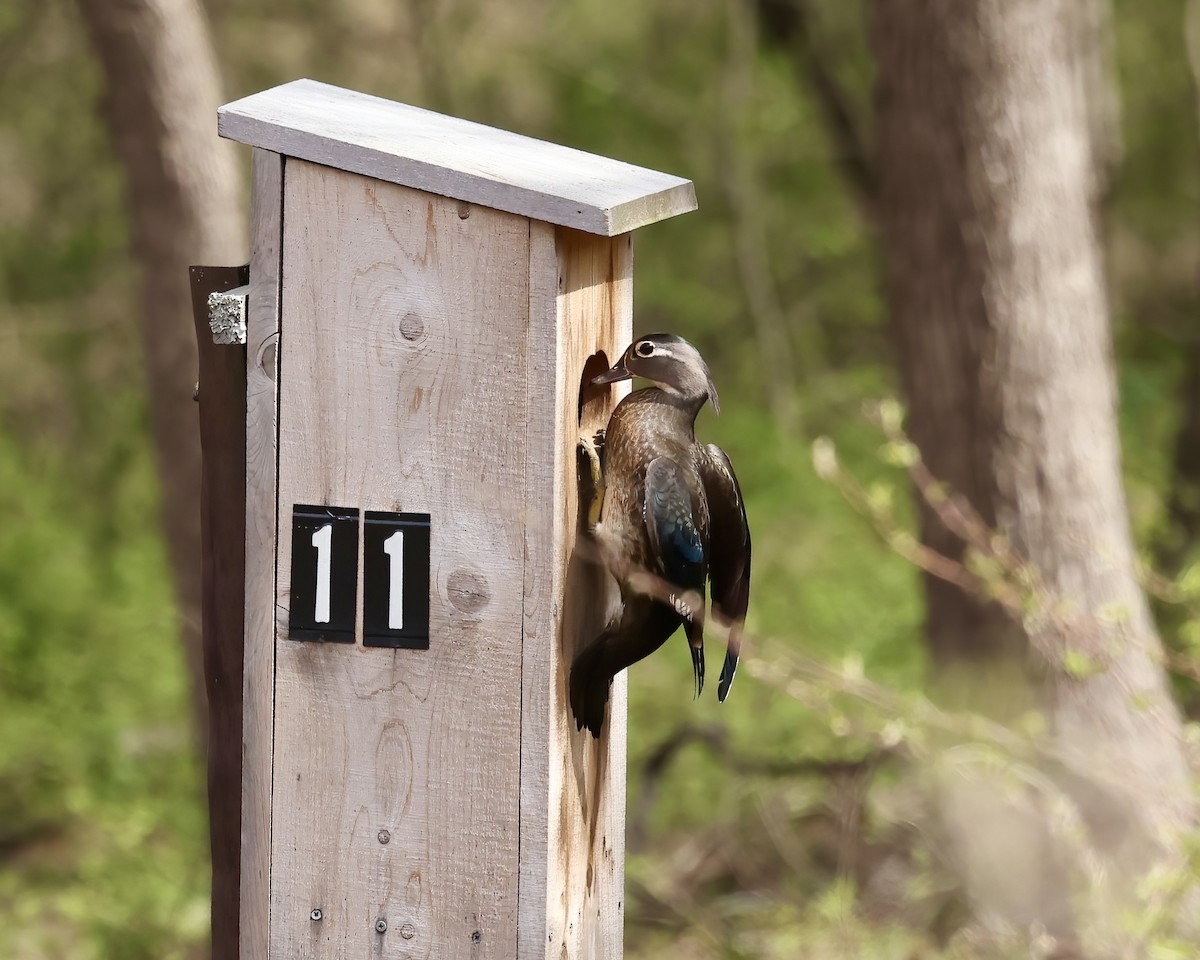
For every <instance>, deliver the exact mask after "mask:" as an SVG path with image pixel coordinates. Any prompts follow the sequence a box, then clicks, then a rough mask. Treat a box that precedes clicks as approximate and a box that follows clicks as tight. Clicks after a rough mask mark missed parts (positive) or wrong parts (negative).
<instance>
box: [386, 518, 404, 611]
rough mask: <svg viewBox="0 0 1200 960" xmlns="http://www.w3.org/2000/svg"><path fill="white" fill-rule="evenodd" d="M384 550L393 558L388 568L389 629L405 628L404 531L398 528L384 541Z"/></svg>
mask: <svg viewBox="0 0 1200 960" xmlns="http://www.w3.org/2000/svg"><path fill="white" fill-rule="evenodd" d="M383 552H384V553H386V554H387V555H388V557H390V558H391V562H390V563H389V564H388V569H389V571H390V573H391V578H390V579H389V581H388V629H389V630H402V629H404V531H403V530H397V531H396V532H395V533H393V534H392V535H391V536H390V537H388V538H387V539H386V540H384V541H383Z"/></svg>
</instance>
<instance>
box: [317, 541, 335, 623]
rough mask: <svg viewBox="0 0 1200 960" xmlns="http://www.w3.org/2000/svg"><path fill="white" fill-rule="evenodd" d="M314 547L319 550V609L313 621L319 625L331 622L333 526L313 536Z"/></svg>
mask: <svg viewBox="0 0 1200 960" xmlns="http://www.w3.org/2000/svg"><path fill="white" fill-rule="evenodd" d="M312 545H313V546H314V547H316V548H317V608H316V610H315V611H314V612H313V619H314V620H315V621H316V622H317V623H328V622H329V555H330V554H331V553H332V552H333V551H332V550H331V549H330V548H331V547H332V546H333V524H332V523H327V524H325V526H323V527H321V529H320V530H318V531H317V532H316V533H314V534H313V535H312Z"/></svg>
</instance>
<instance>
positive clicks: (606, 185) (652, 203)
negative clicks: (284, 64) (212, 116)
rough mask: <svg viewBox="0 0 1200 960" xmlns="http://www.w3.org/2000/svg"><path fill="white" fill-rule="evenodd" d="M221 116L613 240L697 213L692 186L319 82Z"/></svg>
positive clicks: (252, 138) (276, 147)
mask: <svg viewBox="0 0 1200 960" xmlns="http://www.w3.org/2000/svg"><path fill="white" fill-rule="evenodd" d="M217 117H218V120H217V128H218V130H219V132H220V134H221V136H223V137H229V138H231V139H234V140H239V141H241V142H242V143H248V144H251V145H253V146H256V147H261V148H264V149H267V150H273V151H275V152H277V153H282V154H285V155H287V156H291V157H298V158H301V159H304V160H311V161H313V162H315V163H322V164H325V165H327V166H331V167H337V168H338V169H341V170H348V171H351V172H353V173H360V174H363V175H365V176H369V177H374V178H376V179H378V180H384V181H388V182H390V183H398V184H402V185H404V186H408V187H415V188H416V189H419V190H425V191H428V192H430V193H435V194H438V195H439V196H445V197H451V198H454V199H457V200H464V201H467V202H469V203H476V204H481V205H483V206H488V207H493V208H495V209H497V210H505V211H508V212H509V213H516V214H520V215H521V216H524V217H529V218H531V219H534V220H544V221H548V222H550V223H556V224H561V225H563V226H568V227H575V228H578V229H580V230H586V231H588V232H590V233H596V234H601V235H604V236H614V235H617V234H622V233H625V232H627V231H629V230H634V229H636V228H637V227H642V226H646V225H647V224H650V223H655V222H656V221H658V220H664V219H666V218H668V217H673V216H675V215H676V214H680V213H686V212H687V211H689V210H694V209H695V208H696V194H695V188H694V187H693V185H692V182H691V181H690V180H683V179H681V178H679V177H675V176H671V175H669V174H665V173H659V172H657V171H654V170H647V169H646V168H644V167H636V166H633V165H631V164H628V163H622V162H621V161H618V160H611V159H609V158H606V157H599V156H596V155H594V154H590V153H584V152H583V151H580V150H575V149H572V148H570V147H564V146H560V145H558V144H552V143H546V142H544V141H541V140H534V139H532V138H530V137H523V136H520V135H519V134H515V133H510V132H508V131H504V130H497V129H495V128H493V127H487V126H484V125H482V124H478V123H472V122H470V121H467V120H459V119H456V118H453V117H446V116H442V115H441V114H437V113H432V112H430V111H428V110H422V109H420V108H418V107H412V106H408V105H406V104H401V103H395V102H392V101H390V100H384V99H381V98H379V97H372V96H368V95H367V94H363V93H356V92H354V91H351V90H344V89H342V88H340V87H334V86H330V85H329V84H325V83H318V82H316V81H314V80H295V81H293V82H291V83H286V84H284V85H282V86H279V87H274V88H272V89H270V90H265V91H263V92H261V93H256V94H254V95H252V96H249V97H246V98H244V99H242V100H237V101H235V102H233V103H229V104H226V105H225V106H223V107H221V108H220V110H219V111H218V114H217Z"/></svg>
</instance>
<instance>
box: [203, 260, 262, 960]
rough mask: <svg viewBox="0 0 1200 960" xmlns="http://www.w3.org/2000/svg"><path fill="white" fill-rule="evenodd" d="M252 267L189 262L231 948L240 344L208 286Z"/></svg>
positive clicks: (210, 676)
mask: <svg viewBox="0 0 1200 960" xmlns="http://www.w3.org/2000/svg"><path fill="white" fill-rule="evenodd" d="M249 270H250V268H249V267H245V266H242V267H192V268H191V281H192V317H193V320H194V321H195V327H196V342H197V348H198V350H197V353H198V358H199V367H200V389H199V392H198V394H197V400H198V401H199V404H198V406H199V415H200V450H201V479H200V545H201V563H200V610H201V614H202V623H203V625H202V630H201V638H202V641H203V649H204V686H205V692H206V693H207V698H208V822H209V831H208V835H209V849H210V851H211V854H212V921H211V927H212V948H213V955H214V956H218V957H236V956H237V950H238V922H239V917H238V903H239V889H238V888H239V882H238V878H239V876H240V874H241V820H242V811H241V796H242V645H243V637H244V634H243V614H244V613H245V589H246V577H245V573H246V554H245V541H246V515H245V513H244V512H243V511H242V509H241V504H242V498H243V497H244V496H245V490H246V442H245V441H246V349H245V347H242V346H237V345H232V346H229V345H218V343H217V342H214V338H213V334H212V331H211V329H210V327H209V298H210V295H212V294H216V293H218V292H221V291H226V290H229V289H231V288H234V287H237V286H239V285H241V284H244V283H245V282H246V279H247V275H248V273H249Z"/></svg>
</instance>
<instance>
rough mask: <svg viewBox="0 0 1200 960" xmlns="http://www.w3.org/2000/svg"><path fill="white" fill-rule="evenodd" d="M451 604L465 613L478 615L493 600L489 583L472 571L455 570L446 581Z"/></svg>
mask: <svg viewBox="0 0 1200 960" xmlns="http://www.w3.org/2000/svg"><path fill="white" fill-rule="evenodd" d="M446 594H447V596H448V597H449V599H450V602H451V603H452V604H454V606H455V607H457V608H458V609H459V610H461V611H462V612H463V613H478V612H479V611H480V610H482V609H483V608H484V607H486V606H487V605H488V601H490V600H491V599H492V592H491V590H489V589H488V582H487V581H486V580H485V579H483V577H481V576H480V575H479V574H477V573H473V572H472V571H470V570H455V571H454V572H453V573H452V574H450V577H449V579H447V581H446Z"/></svg>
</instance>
